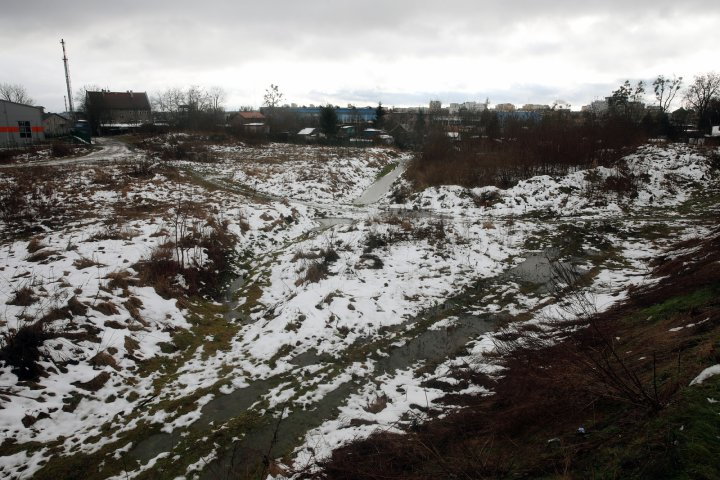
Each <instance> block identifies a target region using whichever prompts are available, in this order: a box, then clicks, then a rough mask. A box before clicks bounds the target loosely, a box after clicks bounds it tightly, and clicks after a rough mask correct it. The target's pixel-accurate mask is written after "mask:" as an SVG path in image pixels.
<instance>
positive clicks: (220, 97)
mask: <svg viewBox="0 0 720 480" xmlns="http://www.w3.org/2000/svg"><path fill="white" fill-rule="evenodd" d="M207 94H208V98H209V100H210V108H212V109H213V111H215V112H221V111H223V110H225V108H224V107H223V104H224V103H225V100H226V99H227V93H226V92H225V90H224V89H223V88H222V87H217V86H216V87H210V90H208V91H207Z"/></svg>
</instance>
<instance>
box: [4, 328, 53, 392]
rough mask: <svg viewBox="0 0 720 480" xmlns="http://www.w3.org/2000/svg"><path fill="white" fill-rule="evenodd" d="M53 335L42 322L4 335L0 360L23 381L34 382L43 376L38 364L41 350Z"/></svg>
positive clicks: (12, 330)
mask: <svg viewBox="0 0 720 480" xmlns="http://www.w3.org/2000/svg"><path fill="white" fill-rule="evenodd" d="M49 338H51V335H50V334H49V333H48V332H47V331H46V330H45V327H44V325H43V324H42V323H41V322H35V323H31V324H27V325H23V326H21V327H20V328H18V329H17V330H14V329H11V330H8V331H7V332H4V333H3V334H2V339H1V340H2V346H0V360H1V361H3V362H5V364H6V365H9V366H10V367H11V369H12V372H13V373H14V374H15V375H17V377H18V379H19V380H21V381H26V380H28V381H34V380H37V379H38V377H39V376H40V375H41V374H42V372H43V369H42V367H41V366H40V364H39V363H38V361H39V360H40V348H41V347H42V345H43V343H45V340H47V339H49Z"/></svg>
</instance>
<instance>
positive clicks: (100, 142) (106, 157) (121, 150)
mask: <svg viewBox="0 0 720 480" xmlns="http://www.w3.org/2000/svg"><path fill="white" fill-rule="evenodd" d="M95 144H96V145H97V146H99V147H100V150H94V151H92V152H90V153H88V154H87V155H83V156H80V157H72V158H57V159H51V160H39V161H35V162H27V163H13V164H8V165H0V169H11V168H30V167H44V166H58V165H74V164H85V163H100V162H116V161H119V160H127V159H129V158H131V157H132V156H133V153H132V151H131V150H130V149H129V148H128V147H127V145H126V144H125V143H123V142H121V141H120V140H117V139H115V138H112V137H98V138H96V139H95Z"/></svg>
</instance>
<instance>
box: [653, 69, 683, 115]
mask: <svg viewBox="0 0 720 480" xmlns="http://www.w3.org/2000/svg"><path fill="white" fill-rule="evenodd" d="M682 81H683V77H675V76H674V75H673V78H672V80H671V79H669V78H665V77H664V76H663V75H658V77H657V78H656V79H655V81H654V82H653V84H652V85H653V91H654V92H655V99H656V100H657V102H658V105H659V106H660V108H661V109H662V111H663V113H667V111H668V110H669V109H670V104H671V103H672V101H673V99H674V98H675V95H676V94H677V92H678V90H680V87H682Z"/></svg>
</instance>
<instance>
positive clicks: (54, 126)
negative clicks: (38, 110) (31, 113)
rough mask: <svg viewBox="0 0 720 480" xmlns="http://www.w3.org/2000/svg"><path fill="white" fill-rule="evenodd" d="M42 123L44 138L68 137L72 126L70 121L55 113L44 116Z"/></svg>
mask: <svg viewBox="0 0 720 480" xmlns="http://www.w3.org/2000/svg"><path fill="white" fill-rule="evenodd" d="M42 122H43V129H44V131H45V136H46V137H61V136H63V135H68V134H69V133H70V129H72V125H73V122H72V120H70V119H69V118H67V117H64V116H62V115H59V114H57V113H46V114H44V115H43V121H42Z"/></svg>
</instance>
